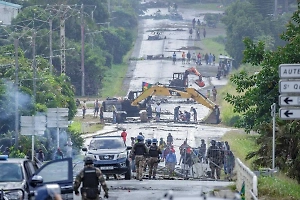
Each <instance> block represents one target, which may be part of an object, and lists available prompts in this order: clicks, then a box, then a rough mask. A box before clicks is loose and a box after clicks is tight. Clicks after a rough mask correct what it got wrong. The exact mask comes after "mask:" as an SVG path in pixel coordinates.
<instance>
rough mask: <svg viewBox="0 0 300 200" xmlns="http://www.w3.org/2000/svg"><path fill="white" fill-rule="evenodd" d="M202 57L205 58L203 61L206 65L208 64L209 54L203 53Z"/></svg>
mask: <svg viewBox="0 0 300 200" xmlns="http://www.w3.org/2000/svg"><path fill="white" fill-rule="evenodd" d="M204 59H205V63H206V65H208V59H209V56H208V54H207V53H206V54H205V55H204Z"/></svg>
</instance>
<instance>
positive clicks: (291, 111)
mask: <svg viewBox="0 0 300 200" xmlns="http://www.w3.org/2000/svg"><path fill="white" fill-rule="evenodd" d="M279 117H280V119H284V120H292V119H300V108H280V109H279Z"/></svg>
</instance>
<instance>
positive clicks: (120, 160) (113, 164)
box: [82, 136, 132, 180]
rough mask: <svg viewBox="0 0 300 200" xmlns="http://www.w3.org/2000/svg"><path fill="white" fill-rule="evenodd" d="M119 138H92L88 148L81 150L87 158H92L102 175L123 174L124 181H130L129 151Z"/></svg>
mask: <svg viewBox="0 0 300 200" xmlns="http://www.w3.org/2000/svg"><path fill="white" fill-rule="evenodd" d="M130 149H132V147H129V146H126V144H125V143H124V141H123V138H122V137H121V136H96V137H93V138H92V140H91V142H90V144H89V146H88V148H82V150H83V151H86V155H87V156H91V157H93V158H94V166H95V167H99V168H100V169H101V171H102V173H103V174H105V175H114V174H124V175H125V179H126V180H130V179H131V167H130V166H131V164H130V161H129V150H130Z"/></svg>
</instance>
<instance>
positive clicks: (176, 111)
mask: <svg viewBox="0 0 300 200" xmlns="http://www.w3.org/2000/svg"><path fill="white" fill-rule="evenodd" d="M179 109H180V106H176V107H175V108H174V122H178V120H179Z"/></svg>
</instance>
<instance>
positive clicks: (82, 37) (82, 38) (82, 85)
mask: <svg viewBox="0 0 300 200" xmlns="http://www.w3.org/2000/svg"><path fill="white" fill-rule="evenodd" d="M80 17H81V72H82V77H81V96H83V97H84V96H85V92H84V80H85V72H84V19H83V4H81V9H80Z"/></svg>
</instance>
